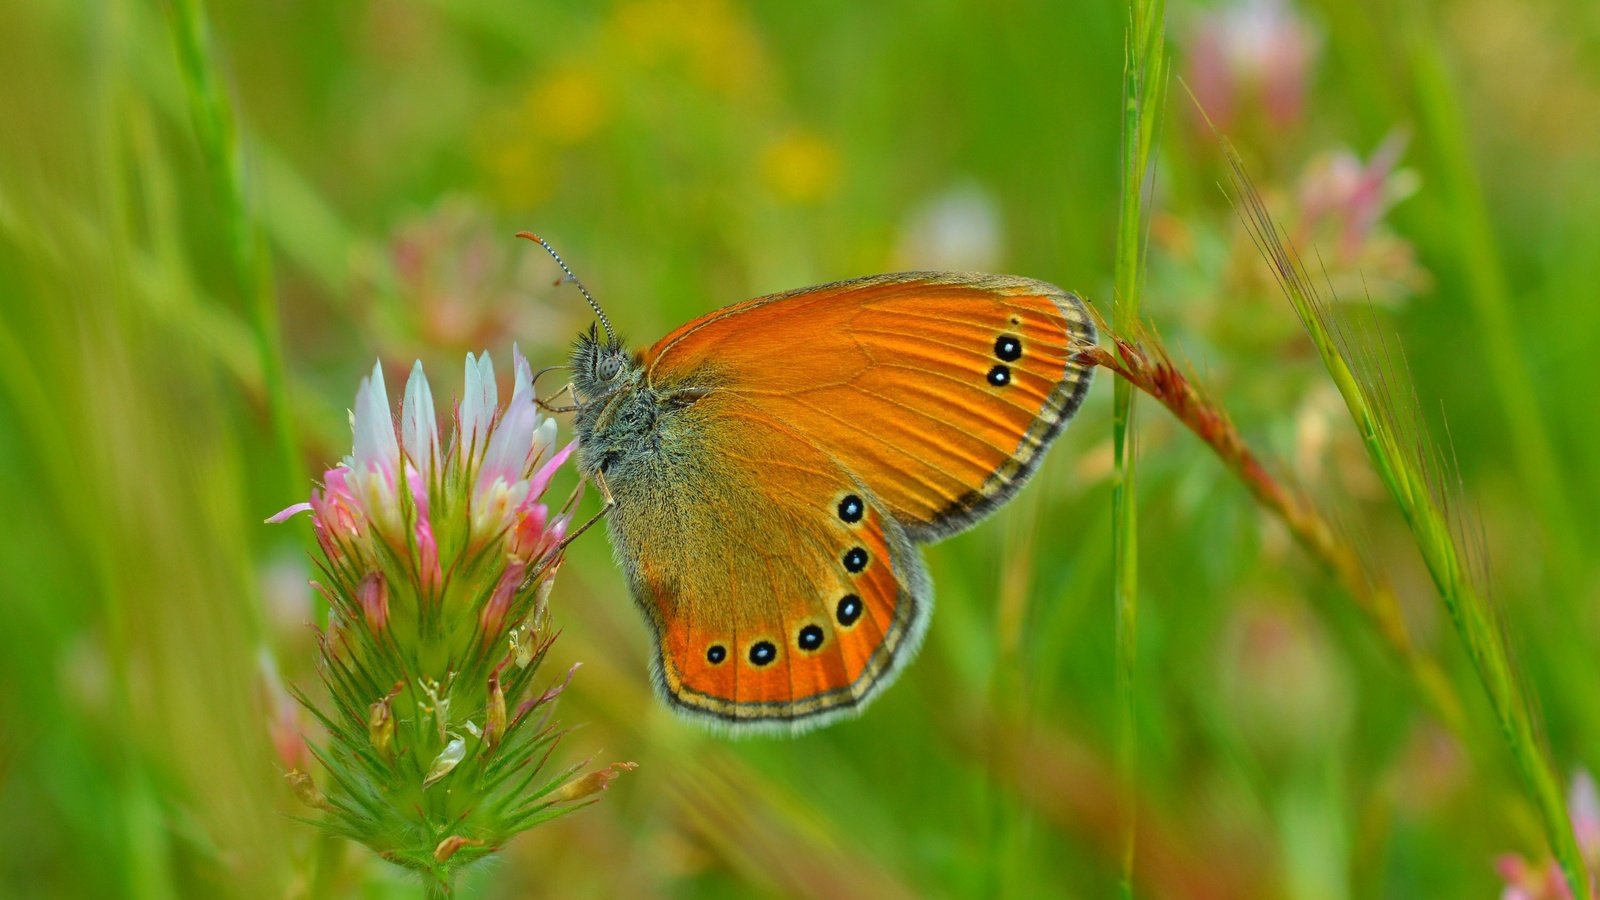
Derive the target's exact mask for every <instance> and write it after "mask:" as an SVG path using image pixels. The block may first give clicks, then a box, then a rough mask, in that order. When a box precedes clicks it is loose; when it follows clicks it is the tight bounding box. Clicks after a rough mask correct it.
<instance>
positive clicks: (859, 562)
mask: <svg viewBox="0 0 1600 900" xmlns="http://www.w3.org/2000/svg"><path fill="white" fill-rule="evenodd" d="M844 567H845V569H847V570H849V571H850V572H851V573H852V574H854V573H856V572H859V571H861V570H862V569H865V568H866V567H867V551H866V549H865V548H862V547H851V548H850V550H849V551H848V552H846V553H845V555H844Z"/></svg>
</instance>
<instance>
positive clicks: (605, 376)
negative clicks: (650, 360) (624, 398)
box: [572, 325, 640, 402]
mask: <svg viewBox="0 0 1600 900" xmlns="http://www.w3.org/2000/svg"><path fill="white" fill-rule="evenodd" d="M639 371H640V370H639V366H638V364H637V363H636V362H634V359H633V355H632V354H631V353H629V352H628V349H627V348H626V347H624V346H623V344H622V341H621V340H620V339H618V338H616V337H611V336H606V337H601V336H600V333H599V332H598V331H597V330H596V329H595V328H594V326H592V325H591V326H590V327H589V330H588V331H586V332H584V333H582V334H579V335H578V343H577V346H576V347H574V348H573V351H572V386H573V388H574V389H575V390H576V391H577V392H578V397H579V400H580V402H591V401H593V400H596V399H599V398H601V397H604V396H606V395H608V394H613V393H616V392H617V391H618V390H620V389H622V388H624V387H626V386H628V385H629V384H630V383H631V382H632V381H634V380H636V379H637V377H638V373H639Z"/></svg>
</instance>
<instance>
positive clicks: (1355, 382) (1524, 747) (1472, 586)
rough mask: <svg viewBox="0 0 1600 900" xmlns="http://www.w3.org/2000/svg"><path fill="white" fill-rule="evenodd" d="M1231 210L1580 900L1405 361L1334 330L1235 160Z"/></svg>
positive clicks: (1479, 566)
mask: <svg viewBox="0 0 1600 900" xmlns="http://www.w3.org/2000/svg"><path fill="white" fill-rule="evenodd" d="M1229 162H1230V164H1231V165H1232V176H1233V183H1234V189H1235V200H1236V203H1237V205H1238V208H1239V212H1240V215H1241V217H1242V218H1243V219H1244V223H1245V226H1246V228H1248V229H1249V231H1250V233H1251V236H1252V237H1253V238H1254V240H1255V241H1256V244H1257V246H1258V247H1259V248H1260V249H1261V252H1262V253H1263V255H1264V256H1266V258H1267V261H1268V263H1269V264H1270V265H1271V266H1272V269H1273V274H1274V276H1275V277H1276V278H1277V280H1278V283H1279V286H1280V287H1281V288H1282V290H1283V293H1284V295H1285V297H1286V298H1287V299H1288V301H1289V303H1290V305H1291V306H1292V307H1293V308H1294V311H1295V313H1296V314H1297V315H1298V316H1299V317H1300V321H1301V323H1302V325H1304V327H1305V330H1306V334H1307V335H1308V336H1309V337H1310V339H1311V342H1312V344H1313V345H1314V346H1315V347H1316V350H1317V353H1318V355H1319V356H1320V357H1321V358H1322V361H1323V364H1324V365H1325V366H1326V367H1327V370H1328V374H1329V376H1330V377H1331V378H1332V379H1333V383H1334V385H1335V387H1337V388H1338V390H1339V393H1340V395H1341V396H1342V397H1343V398H1344V401H1345V406H1346V408H1347V409H1348V410H1349V412H1350V418H1351V419H1352V421H1354V423H1355V425H1356V429H1357V431H1358V432H1359V433H1360V435H1361V439H1362V442H1363V443H1364V444H1365V446H1366V449H1367V456H1368V458H1369V459H1370V460H1371V462H1372V465H1373V468H1374V469H1375V470H1376V471H1377V473H1378V476H1379V478H1380V479H1381V480H1382V481H1383V483H1384V485H1385V487H1387V488H1388V490H1389V493H1390V495H1391V496H1392V497H1393V498H1394V501H1395V504H1396V505H1397V506H1398V507H1399V508H1400V512H1401V514H1402V515H1403V516H1404V518H1405V521H1406V524H1407V526H1408V527H1409V528H1410V530H1411V534H1412V537H1413V539H1414V540H1415V542H1416V545H1417V549H1418V551H1419V552H1420V553H1421V556H1422V559H1423V562H1424V564H1425V565H1426V566H1427V569H1428V572H1429V575H1430V576H1431V577H1432V579H1433V583H1434V587H1435V588H1436V589H1437V591H1438V593H1439V596H1440V599H1441V600H1443V602H1444V605H1445V608H1446V610H1447V611H1448V612H1449V614H1450V619H1451V621H1452V622H1453V623H1454V625H1455V629H1456V633H1457V635H1458V636H1459V637H1460V639H1461V642H1462V644H1463V645H1464V646H1465V648H1466V650H1467V655H1468V656H1469V658H1470V659H1471V660H1472V663H1473V668H1474V670H1475V671H1476V672H1477V675H1478V680H1479V682H1480V683H1481V684H1482V685H1483V688H1484V691H1485V693H1487V694H1488V697H1489V702H1490V705H1491V706H1492V707H1493V709H1494V713H1495V717H1496V719H1497V721H1498V724H1499V726H1500V731H1501V733H1502V735H1503V736H1504V737H1505V740H1506V744H1507V746H1508V748H1509V749H1510V751H1511V758H1512V762H1513V764H1514V765H1515V767H1516V770H1517V774H1518V775H1519V777H1520V778H1521V780H1522V782H1523V787H1524V789H1525V790H1526V791H1527V793H1528V796H1529V799H1530V800H1531V801H1532V802H1533V804H1534V806H1535V808H1536V809H1538V810H1539V813H1540V816H1541V818H1542V820H1543V825H1544V828H1545V837H1546V839H1547V840H1548V841H1549V842H1550V846H1551V847H1552V848H1553V850H1554V851H1555V855H1556V858H1557V860H1558V861H1559V862H1560V864H1561V867H1562V869H1563V870H1564V871H1565V873H1566V876H1567V882H1568V884H1569V885H1570V887H1571V889H1572V891H1573V895H1574V896H1575V897H1578V898H1580V900H1589V898H1591V896H1592V892H1591V891H1590V887H1589V878H1588V875H1587V874H1586V870H1585V868H1584V864H1583V857H1582V855H1581V853H1580V852H1579V849H1578V843H1577V839H1576V837H1575V836H1574V834H1573V831H1572V827H1571V825H1570V820H1569V819H1568V815H1567V809H1566V800H1565V797H1564V796H1563V794H1562V790H1561V782H1560V779H1559V778H1557V776H1556V773H1555V770H1554V767H1553V766H1552V764H1551V762H1550V760H1549V759H1548V758H1547V756H1546V755H1545V752H1544V747H1543V744H1542V742H1541V740H1540V729H1539V726H1538V721H1537V719H1536V717H1535V714H1534V711H1533V707H1532V705H1531V703H1530V694H1529V692H1528V687H1527V685H1525V684H1524V683H1523V681H1522V679H1521V677H1520V674H1519V673H1518V671H1517V669H1516V667H1515V666H1514V665H1513V664H1512V660H1511V655H1510V650H1509V648H1508V647H1507V645H1506V641H1505V635H1504V632H1503V629H1502V628H1501V627H1500V623H1499V620H1498V619H1497V618H1496V616H1495V614H1494V610H1493V607H1492V606H1491V604H1490V599H1489V597H1488V595H1487V577H1486V576H1487V572H1486V571H1485V568H1484V567H1485V559H1484V552H1483V547H1482V540H1483V538H1482V534H1481V531H1479V530H1478V528H1477V526H1476V524H1475V523H1474V522H1472V521H1471V520H1470V519H1469V517H1467V516H1466V515H1465V514H1464V513H1463V511H1462V509H1461V505H1460V501H1461V497H1460V496H1459V494H1460V484H1459V475H1458V474H1457V472H1456V469H1455V466H1454V462H1453V460H1452V459H1450V458H1447V457H1446V455H1445V454H1444V453H1443V452H1441V450H1440V449H1439V448H1438V447H1437V446H1435V445H1434V444H1432V443H1431V442H1430V441H1429V440H1428V439H1427V437H1426V436H1425V435H1424V434H1423V432H1422V426H1421V424H1420V422H1419V418H1418V415H1417V412H1418V411H1417V408H1416V407H1417V402H1416V395H1415V389H1414V388H1413V387H1412V386H1411V382H1410V377H1409V373H1408V372H1407V371H1406V370H1405V367H1404V360H1403V358H1401V357H1399V356H1398V353H1397V352H1396V351H1393V350H1391V348H1390V346H1389V343H1388V342H1387V341H1385V340H1383V339H1382V338H1381V337H1380V338H1379V339H1378V340H1377V346H1376V347H1374V346H1373V343H1372V342H1371V341H1367V342H1365V343H1362V344H1358V343H1357V342H1356V341H1355V340H1353V339H1352V336H1351V335H1350V334H1349V333H1347V331H1346V330H1345V329H1344V328H1343V326H1342V325H1341V324H1340V323H1339V322H1338V321H1336V320H1335V318H1334V316H1333V312H1332V310H1331V308H1330V306H1329V304H1328V301H1327V300H1326V299H1325V298H1323V297H1322V296H1320V294H1319V293H1318V290H1317V288H1316V285H1315V283H1314V282H1313V281H1312V280H1311V278H1310V277H1309V276H1308V274H1307V272H1306V269H1305V267H1304V265H1302V263H1301V261H1300V258H1299V256H1298V255H1297V254H1296V252H1295V250H1294V249H1293V248H1292V247H1291V246H1290V245H1289V244H1288V241H1287V239H1286V238H1285V237H1284V236H1283V234H1282V232H1281V231H1280V230H1279V229H1278V226H1277V224H1276V223H1275V222H1274V221H1273V220H1272V218H1271V216H1270V214H1269V213H1268V212H1267V210H1266V207H1265V205H1264V203H1263V202H1262V200H1261V197H1260V195H1259V194H1258V193H1257V192H1256V190H1255V187H1254V185H1253V184H1252V183H1251V182H1250V180H1249V178H1248V176H1247V175H1246V173H1245V171H1244V167H1243V163H1242V162H1241V161H1240V159H1239V157H1238V155H1237V154H1235V153H1232V152H1231V148H1230V152H1229Z"/></svg>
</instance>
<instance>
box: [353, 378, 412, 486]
mask: <svg viewBox="0 0 1600 900" xmlns="http://www.w3.org/2000/svg"><path fill="white" fill-rule="evenodd" d="M350 421H351V426H352V430H353V431H354V432H355V450H354V452H353V453H352V454H351V459H352V461H353V463H354V465H353V466H352V468H374V469H378V470H381V471H384V472H387V473H388V474H389V475H390V476H391V477H392V476H393V475H394V473H395V471H396V470H397V469H398V468H399V462H400V443H399V441H397V440H396V439H395V433H394V417H393V414H391V413H390V412H389V392H388V390H387V389H385V388H384V385H383V363H381V362H377V363H373V365H372V375H371V377H369V378H363V379H362V380H361V387H360V389H359V390H357V391H356V408H355V410H354V412H353V413H352V415H351V420H350Z"/></svg>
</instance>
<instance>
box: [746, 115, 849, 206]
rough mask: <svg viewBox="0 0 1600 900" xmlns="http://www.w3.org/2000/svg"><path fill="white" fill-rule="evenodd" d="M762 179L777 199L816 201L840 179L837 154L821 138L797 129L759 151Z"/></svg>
mask: <svg viewBox="0 0 1600 900" xmlns="http://www.w3.org/2000/svg"><path fill="white" fill-rule="evenodd" d="M761 180H762V183H763V184H765V185H766V187H767V188H768V190H770V191H772V193H773V194H775V195H777V197H778V199H779V200H782V201H785V202H788V203H815V202H816V201H818V200H821V199H823V198H824V197H826V196H828V195H829V194H831V193H833V191H834V188H835V187H837V186H838V181H839V153H838V151H836V150H835V149H834V148H833V145H832V144H830V143H828V142H827V141H826V140H824V139H823V138H821V137H819V136H817V135H815V134H811V133H809V132H797V133H794V134H790V135H787V136H785V137H782V138H779V139H778V140H776V141H773V142H772V143H770V144H768V145H767V146H766V147H765V148H764V149H763V150H762V151H761Z"/></svg>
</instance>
